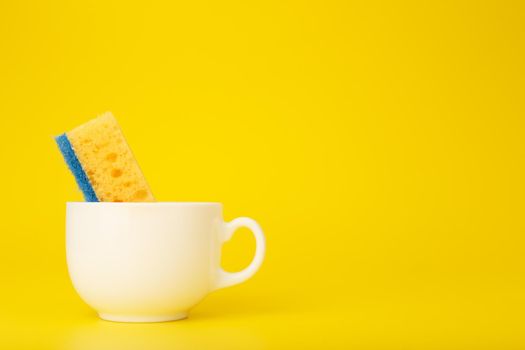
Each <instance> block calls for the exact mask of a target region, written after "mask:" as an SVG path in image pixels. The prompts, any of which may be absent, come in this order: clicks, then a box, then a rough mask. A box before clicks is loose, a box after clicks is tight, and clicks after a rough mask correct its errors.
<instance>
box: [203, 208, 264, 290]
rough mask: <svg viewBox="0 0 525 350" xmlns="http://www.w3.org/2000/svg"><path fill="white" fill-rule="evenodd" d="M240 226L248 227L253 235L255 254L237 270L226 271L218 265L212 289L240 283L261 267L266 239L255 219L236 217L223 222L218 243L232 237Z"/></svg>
mask: <svg viewBox="0 0 525 350" xmlns="http://www.w3.org/2000/svg"><path fill="white" fill-rule="evenodd" d="M241 227H246V228H248V229H250V230H251V231H252V233H253V235H254V237H255V256H254V257H253V260H252V262H251V263H250V265H248V267H246V268H245V269H244V270H242V271H239V272H227V271H224V270H223V269H222V268H221V267H220V266H219V268H218V269H217V275H216V279H215V285H214V286H213V288H212V289H213V290H216V289H220V288H225V287H229V286H233V285H235V284H239V283H242V282H244V281H246V280H247V279H248V278H250V277H252V276H253V275H254V274H255V273H256V272H257V270H259V268H260V267H261V264H262V262H263V260H264V253H265V251H266V240H265V238H264V233H263V231H262V229H261V227H260V226H259V224H258V223H257V222H256V221H255V220H253V219H250V218H237V219H234V220H232V221H230V222H227V223H225V224H224V230H223V232H222V237H221V238H222V239H221V240H220V244H221V245H222V243H224V242H227V241H229V240H230V239H231V238H232V236H233V233H234V232H235V231H236V230H237V229H239V228H241Z"/></svg>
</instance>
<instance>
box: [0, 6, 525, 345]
mask: <svg viewBox="0 0 525 350" xmlns="http://www.w3.org/2000/svg"><path fill="white" fill-rule="evenodd" d="M524 15H525V13H524V8H523V5H522V3H521V2H518V1H490V2H488V1H471V2H467V1H413V2H405V1H392V2H375V1H371V2H368V1H367V2H365V1H355V2H353V1H339V2H336V1H277V0H270V1H261V2H253V1H228V0H226V1H173V2H165V3H159V2H156V1H148V2H144V3H142V4H141V5H137V4H136V3H135V2H130V1H122V2H113V1H107V0H105V1H89V2H78V1H77V2H73V1H67V2H54V1H38V2H37V1H34V2H31V1H30V2H27V1H3V2H1V3H0V50H1V52H0V53H1V54H0V77H1V79H0V82H1V83H0V96H2V100H1V103H0V116H1V118H2V122H1V128H2V131H3V132H2V138H1V139H0V140H1V141H0V143H1V147H0V161H1V162H0V164H2V169H3V171H1V172H0V182H1V183H2V202H1V204H0V208H1V211H0V213H1V220H0V232H1V234H2V244H1V247H2V248H1V249H2V252H1V254H0V262H1V263H0V269H1V271H0V272H1V276H2V288H1V289H0V296H1V298H0V302H1V308H0V310H1V318H0V333H1V340H0V341H1V342H2V345H3V346H2V347H3V348H8V345H9V346H10V347H11V348H16V347H17V346H18V347H24V346H26V347H28V348H38V347H40V348H54V349H104V348H107V349H119V348H121V349H129V348H133V347H135V348H140V349H146V348H148V349H156V348H159V349H206V348H210V349H211V348H218V349H274V348H282V349H291V348H301V349H309V348H323V349H330V348H339V349H342V348H347V349H348V348H355V349H468V348H476V349H488V348H491V349H520V348H521V349H523V348H525V332H523V325H524V324H525V254H524V248H525V219H524V213H525V211H524V210H525V204H524V203H525V202H524V198H525V188H524V186H525V185H524V184H525V182H524V178H525V165H524V156H525V154H524V153H525V134H524V127H525V125H524V124H525V117H524V116H525V114H524V112H525V101H524V96H525V91H524V90H525V74H524V73H525V72H524V69H525V65H524V62H525V55H524V53H525V52H524V50H525V45H524V44H525V41H524V40H525V38H524V35H525V27H524V26H525V21H524ZM107 110H111V111H112V112H114V113H115V115H116V116H117V117H118V118H119V123H120V124H121V125H122V127H123V129H124V130H125V132H126V137H127V139H128V141H129V144H130V145H132V147H133V151H134V152H135V155H136V157H137V159H139V161H140V165H141V167H142V169H143V171H144V173H145V174H146V176H147V178H148V181H149V184H150V186H151V188H152V189H153V190H154V192H155V195H156V198H157V200H164V201H165V200H176V201H220V202H223V203H224V205H225V218H226V219H227V220H230V219H232V218H234V217H236V216H240V215H248V216H252V217H254V218H255V219H257V220H258V221H259V222H260V223H261V225H262V226H263V228H264V229H265V231H266V235H267V240H268V254H267V259H266V262H265V264H264V265H263V267H262V269H261V270H260V271H259V273H258V274H257V275H256V276H255V277H254V278H253V279H252V280H250V281H249V282H247V283H246V284H243V285H240V286H237V287H233V288H230V289H225V290H222V291H219V292H216V293H214V294H212V295H210V296H209V297H208V298H207V299H206V300H205V301H204V302H203V303H201V304H200V305H199V306H198V307H197V308H196V309H195V310H194V312H193V313H192V315H191V317H190V319H189V320H186V321H182V322H177V323H169V324H160V325H125V324H115V323H107V322H103V321H99V320H97V319H96V318H95V315H94V314H93V312H92V311H90V310H89V309H88V307H87V306H85V305H84V304H83V303H82V302H81V301H80V300H79V298H78V297H77V296H76V294H75V292H74V291H73V289H72V287H71V285H70V283H69V281H68V276H67V271H66V267H65V256H64V214H65V204H64V203H65V202H66V201H71V200H81V199H82V198H81V195H80V193H79V192H78V191H77V189H76V185H75V182H74V180H73V178H72V177H71V175H70V174H69V173H68V172H67V171H65V169H64V164H63V160H62V159H61V156H60V154H59V153H58V152H57V149H56V145H55V144H54V141H53V139H52V136H54V135H56V134H58V133H60V132H61V131H62V130H64V129H67V128H70V127H73V126H75V125H80V124H82V123H83V122H85V121H86V120H87V119H89V118H91V117H93V116H95V115H97V114H99V113H101V112H103V111H107ZM236 237H237V238H235V239H234V240H233V241H232V242H231V243H228V245H227V246H226V247H225V248H224V254H225V256H224V266H225V267H227V268H229V269H230V270H232V269H238V268H241V267H242V266H244V265H245V264H246V263H247V262H248V261H249V259H250V256H251V254H252V252H253V241H252V240H251V238H249V237H250V236H249V235H248V234H247V233H246V232H240V233H239V235H238V236H236Z"/></svg>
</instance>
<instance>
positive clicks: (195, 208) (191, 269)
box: [66, 202, 265, 322]
mask: <svg viewBox="0 0 525 350" xmlns="http://www.w3.org/2000/svg"><path fill="white" fill-rule="evenodd" d="M66 209H67V210H66V253H67V264H68V269H69V274H70V276H71V280H72V281H73V285H74V287H75V289H76V290H77V292H78V294H79V295H80V296H81V298H82V299H83V300H84V301H85V302H86V303H87V304H88V305H90V306H91V307H92V308H94V309H95V310H96V311H97V312H98V314H99V316H100V317H101V318H102V319H105V320H109V321H120V322H161V321H172V320H177V319H182V318H185V317H187V315H188V311H189V310H190V309H191V308H192V307H193V306H195V305H196V304H197V303H199V302H200V301H201V300H202V299H203V298H204V297H205V296H206V295H207V294H208V293H210V292H211V291H213V290H216V289H219V288H224V287H228V286H232V285H234V284H238V283H241V282H244V281H245V280H247V279H248V278H250V277H251V276H253V274H255V272H257V270H258V269H259V267H260V266H261V263H262V261H263V259H264V253H265V238H264V234H263V231H262V230H261V228H260V226H259V225H258V224H257V223H256V222H255V221H254V220H252V219H249V218H237V219H235V220H233V221H231V222H229V223H225V222H224V221H223V218H222V205H221V204H220V203H178V202H166V203H162V202H156V203H106V202H100V203H87V202H78V203H77V202H75V203H67V208H66ZM240 227H247V228H249V229H250V230H251V231H252V233H253V234H254V236H255V241H256V249H255V257H254V258H253V261H252V262H251V263H250V265H249V266H248V267H247V268H246V269H244V270H242V271H240V272H235V273H230V272H226V271H224V270H223V269H222V268H221V267H220V257H221V246H222V244H223V243H224V242H226V241H228V240H229V239H230V238H231V237H232V234H233V233H234V231H235V230H236V229H238V228H240Z"/></svg>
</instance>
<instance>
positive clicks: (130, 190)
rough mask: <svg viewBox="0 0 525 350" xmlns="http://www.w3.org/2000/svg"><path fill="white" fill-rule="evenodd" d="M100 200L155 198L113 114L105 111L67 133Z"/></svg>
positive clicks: (150, 199)
mask: <svg viewBox="0 0 525 350" xmlns="http://www.w3.org/2000/svg"><path fill="white" fill-rule="evenodd" d="M66 136H67V138H68V139H69V142H70V143H71V147H72V148H73V151H74V153H75V155H76V157H77V158H78V161H79V162H80V164H81V166H82V169H83V170H84V172H85V174H86V175H87V178H88V179H89V182H90V184H91V187H92V188H93V190H94V192H95V194H96V197H97V199H98V201H100V202H153V201H155V198H154V197H153V194H152V193H151V190H150V188H149V186H148V183H147V182H146V179H145V178H144V175H143V174H142V172H141V170H140V168H139V165H138V163H137V161H136V160H135V157H134V156H133V153H132V152H131V149H130V148H129V146H128V144H127V143H126V140H125V138H124V135H123V134H122V131H121V129H120V127H119V125H118V123H117V121H116V119H115V118H114V117H113V115H112V114H111V113H110V112H107V113H104V114H103V115H101V116H99V117H98V118H96V119H93V120H91V121H89V122H87V123H86V124H83V125H81V126H79V127H77V128H75V129H73V130H71V131H69V132H67V133H66Z"/></svg>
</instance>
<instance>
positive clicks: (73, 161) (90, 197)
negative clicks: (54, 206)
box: [55, 134, 99, 202]
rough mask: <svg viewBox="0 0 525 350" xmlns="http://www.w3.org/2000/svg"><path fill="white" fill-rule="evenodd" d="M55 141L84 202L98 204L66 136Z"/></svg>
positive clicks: (63, 135)
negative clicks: (84, 199)
mask: <svg viewBox="0 0 525 350" xmlns="http://www.w3.org/2000/svg"><path fill="white" fill-rule="evenodd" d="M55 141H56V142H57V144H58V148H59V149H60V152H62V155H63V156H64V160H65V161H66V163H67V166H68V167H69V169H70V170H71V172H72V173H73V175H74V176H75V179H76V180H77V184H78V187H80V190H81V191H82V193H83V194H84V197H85V198H86V201H87V202H98V201H99V200H98V198H97V195H96V194H95V191H94V190H93V187H92V186H91V183H90V182H89V179H88V177H87V175H86V173H85V172H84V169H82V165H80V162H79V161H78V158H77V156H76V154H75V151H74V150H73V147H71V143H70V142H69V139H68V138H67V136H66V134H62V135H60V136H57V137H56V138H55Z"/></svg>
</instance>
